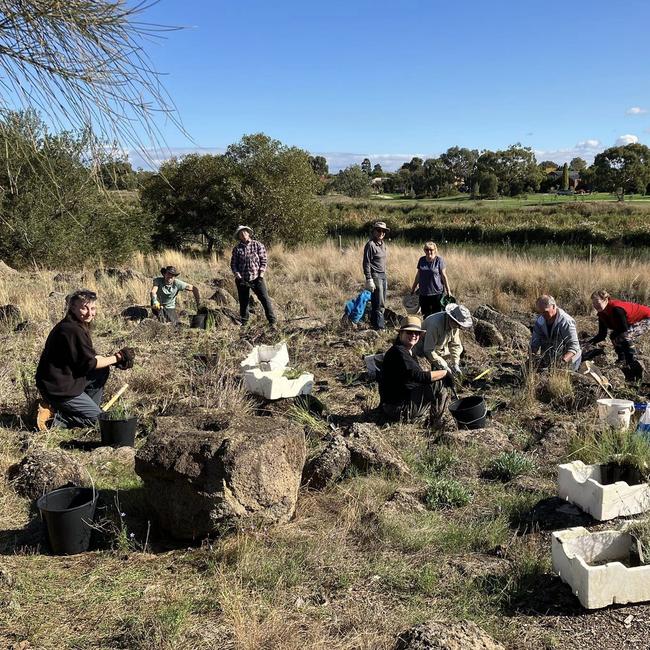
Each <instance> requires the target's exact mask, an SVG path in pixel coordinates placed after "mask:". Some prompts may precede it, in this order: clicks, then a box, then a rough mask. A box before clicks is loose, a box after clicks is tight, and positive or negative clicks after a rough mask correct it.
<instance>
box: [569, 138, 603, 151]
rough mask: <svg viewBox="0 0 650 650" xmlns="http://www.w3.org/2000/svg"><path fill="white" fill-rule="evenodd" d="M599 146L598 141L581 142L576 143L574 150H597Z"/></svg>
mask: <svg viewBox="0 0 650 650" xmlns="http://www.w3.org/2000/svg"><path fill="white" fill-rule="evenodd" d="M600 146H601V143H600V140H596V139H592V140H581V141H580V142H577V143H576V146H575V148H576V149H599V148H600Z"/></svg>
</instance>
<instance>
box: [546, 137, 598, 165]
mask: <svg viewBox="0 0 650 650" xmlns="http://www.w3.org/2000/svg"><path fill="white" fill-rule="evenodd" d="M602 148H603V147H602V143H601V141H600V140H596V139H595V138H590V139H588V140H581V141H580V142H576V144H575V146H574V147H567V148H566V149H535V157H536V158H537V162H541V161H542V160H552V161H553V162H556V163H560V164H562V163H565V162H567V163H568V162H571V160H572V159H573V158H582V159H583V160H586V161H587V162H588V163H590V164H591V163H592V162H593V160H594V156H595V155H596V154H597V153H599V152H600V151H601V149H602Z"/></svg>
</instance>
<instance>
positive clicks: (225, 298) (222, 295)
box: [210, 287, 237, 307]
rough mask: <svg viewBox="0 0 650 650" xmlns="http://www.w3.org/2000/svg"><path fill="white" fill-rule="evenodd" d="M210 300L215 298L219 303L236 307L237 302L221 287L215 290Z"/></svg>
mask: <svg viewBox="0 0 650 650" xmlns="http://www.w3.org/2000/svg"><path fill="white" fill-rule="evenodd" d="M210 300H213V301H214V302H215V303H216V304H217V305H222V306H224V305H225V306H226V307H234V306H235V305H236V304H237V301H236V300H235V299H234V298H233V297H232V296H231V295H230V294H229V293H228V292H227V291H226V290H225V289H223V288H221V287H217V288H216V289H215V290H214V293H213V294H212V295H211V296H210Z"/></svg>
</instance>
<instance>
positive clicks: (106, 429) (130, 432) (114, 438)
mask: <svg viewBox="0 0 650 650" xmlns="http://www.w3.org/2000/svg"><path fill="white" fill-rule="evenodd" d="M137 426H138V418H136V417H132V418H128V419H127V420H111V419H110V416H109V414H108V413H102V414H101V415H100V416H99V432H100V434H101V436H102V444H104V445H110V446H111V447H133V446H134V445H135V430H136V428H137Z"/></svg>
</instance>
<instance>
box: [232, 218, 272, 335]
mask: <svg viewBox="0 0 650 650" xmlns="http://www.w3.org/2000/svg"><path fill="white" fill-rule="evenodd" d="M235 237H236V238H237V239H238V240H239V243H238V244H237V246H235V247H234V248H233V249H232V256H231V258H230V270H231V271H232V274H233V275H234V276H235V284H236V285H237V296H238V298H239V316H240V317H241V323H242V325H246V323H247V322H248V316H249V304H250V293H251V291H252V292H253V293H254V294H255V295H256V296H257V299H258V300H259V301H260V304H261V305H262V308H263V309H264V314H265V315H266V319H267V320H268V321H269V324H270V325H271V326H274V325H275V321H276V317H275V312H274V311H273V305H272V304H271V299H270V298H269V292H268V289H267V287H266V282H265V281H264V274H265V273H266V267H267V264H268V256H267V254H266V248H265V246H264V244H263V243H262V242H260V241H257V239H253V230H252V229H251V228H250V227H249V226H239V227H238V228H237V230H236V231H235Z"/></svg>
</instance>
